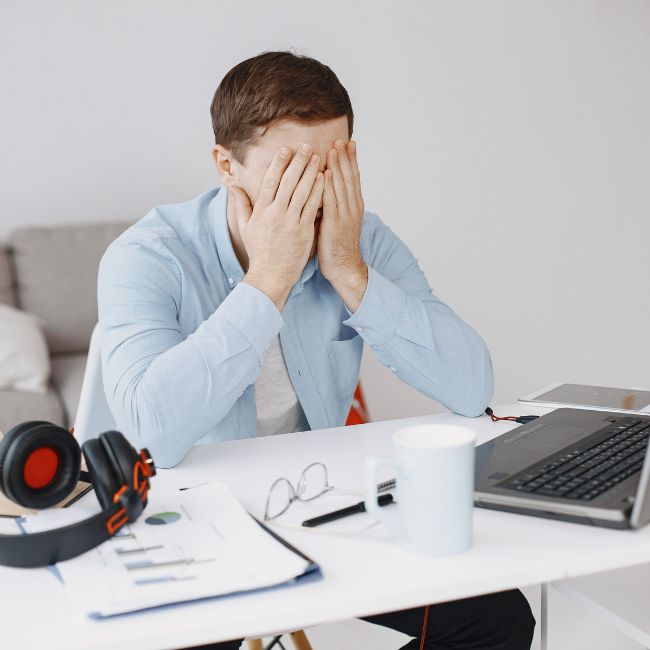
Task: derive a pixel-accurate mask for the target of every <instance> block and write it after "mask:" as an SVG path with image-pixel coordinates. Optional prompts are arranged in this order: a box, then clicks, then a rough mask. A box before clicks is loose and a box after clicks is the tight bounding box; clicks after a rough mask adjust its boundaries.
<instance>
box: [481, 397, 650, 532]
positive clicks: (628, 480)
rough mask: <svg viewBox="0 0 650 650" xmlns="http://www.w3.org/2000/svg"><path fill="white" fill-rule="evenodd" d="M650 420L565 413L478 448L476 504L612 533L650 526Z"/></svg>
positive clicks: (557, 412) (585, 412)
mask: <svg viewBox="0 0 650 650" xmlns="http://www.w3.org/2000/svg"><path fill="white" fill-rule="evenodd" d="M649 436H650V415H649V416H643V415H621V414H620V413H611V412H607V411H590V410H586V409H568V408H560V409H557V410H555V411H552V412H550V413H547V414H546V415H543V416H541V417H540V418H538V419H536V420H533V421H532V422H529V423H528V424H525V425H523V426H520V427H517V428H516V429H512V430H510V431H508V432H507V433H504V434H503V435H501V436H499V437H498V438H495V439H494V440H490V441H489V442H486V443H484V444H482V445H479V446H478V447H477V448H476V486H475V494H474V501H475V505H477V506H479V507H482V508H492V509H495V510H505V511H508V512H517V513H521V514H527V515H535V516H537V517H550V518H553V519H562V520H565V521H574V522H579V523H583V524H591V525H593V526H606V527H608V528H638V527H641V526H643V525H645V524H646V523H648V521H650V495H649V494H648V493H649V485H650V461H649V460H648V458H649V457H650V454H648V453H647V449H648V439H649Z"/></svg>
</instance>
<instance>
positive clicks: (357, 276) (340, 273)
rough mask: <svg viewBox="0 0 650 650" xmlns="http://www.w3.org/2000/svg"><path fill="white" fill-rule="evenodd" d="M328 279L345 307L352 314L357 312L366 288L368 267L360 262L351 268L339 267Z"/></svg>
mask: <svg viewBox="0 0 650 650" xmlns="http://www.w3.org/2000/svg"><path fill="white" fill-rule="evenodd" d="M328 279H329V281H330V283H331V285H332V286H333V287H334V289H336V292H337V293H338V294H339V296H341V298H342V299H343V302H344V303H345V306H346V307H347V308H348V309H349V310H350V311H351V312H352V313H354V312H355V311H357V309H358V308H359V305H360V304H361V301H362V300H363V296H364V294H365V293H366V288H367V287H368V265H367V264H366V263H365V262H363V261H362V262H359V263H356V264H354V265H353V266H351V267H341V268H339V269H338V270H337V272H336V274H335V275H333V276H331V277H329V278H328Z"/></svg>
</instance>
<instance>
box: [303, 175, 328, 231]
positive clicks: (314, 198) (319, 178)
mask: <svg viewBox="0 0 650 650" xmlns="http://www.w3.org/2000/svg"><path fill="white" fill-rule="evenodd" d="M323 183H324V179H323V173H322V172H318V174H317V175H316V180H315V181H314V184H313V185H312V188H311V192H310V193H309V198H308V199H307V202H306V203H305V207H304V208H303V209H302V215H301V217H300V223H311V224H312V225H313V224H314V221H315V220H316V213H317V212H318V206H319V205H320V201H321V198H322V197H323Z"/></svg>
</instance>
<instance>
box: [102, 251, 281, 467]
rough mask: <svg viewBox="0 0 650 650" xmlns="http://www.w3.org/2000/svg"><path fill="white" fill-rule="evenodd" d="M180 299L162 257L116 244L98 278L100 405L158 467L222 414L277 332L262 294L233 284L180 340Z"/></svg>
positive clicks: (275, 316)
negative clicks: (105, 403) (106, 407)
mask: <svg viewBox="0 0 650 650" xmlns="http://www.w3.org/2000/svg"><path fill="white" fill-rule="evenodd" d="M116 244H117V245H116ZM181 299H182V292H181V275H180V272H179V271H178V269H177V268H176V266H175V263H174V261H173V260H171V259H168V258H166V257H165V255H164V251H157V250H154V249H153V248H151V245H150V244H146V245H145V244H138V243H135V242H129V243H119V240H118V242H116V243H115V244H113V245H112V246H111V247H109V249H108V251H107V252H106V254H105V255H104V257H103V259H102V262H101V264H100V268H99V276H98V306H99V327H100V334H101V350H102V370H103V378H104V389H105V392H106V398H107V400H108V404H109V407H110V409H111V411H112V413H113V415H114V417H115V419H116V421H117V423H118V426H120V427H121V428H122V430H123V431H124V433H125V434H126V435H127V437H128V438H129V439H130V440H131V442H133V443H134V444H137V445H139V446H146V447H148V448H149V450H150V451H151V453H152V455H153V457H154V458H155V459H156V463H157V464H158V465H160V466H161V467H171V466H173V465H175V464H177V463H178V462H179V461H180V460H181V459H182V458H183V456H185V454H186V453H187V452H188V451H189V450H190V448H191V447H192V445H193V444H194V443H195V442H196V441H197V440H198V439H200V438H201V437H202V436H203V435H204V434H205V433H206V432H207V431H208V430H210V429H211V428H212V427H213V426H214V425H215V424H217V423H218V422H219V421H220V420H221V419H223V418H224V417H225V416H226V415H227V414H228V412H229V411H230V409H231V408H232V406H233V405H234V403H235V402H236V400H237V399H238V398H239V397H240V396H241V394H242V393H243V391H244V390H245V388H246V387H247V386H248V385H249V384H251V383H253V382H254V381H255V379H256V377H257V375H258V374H259V370H260V368H261V364H262V361H263V359H264V354H265V351H266V347H267V345H268V343H269V342H270V341H271V339H272V338H273V337H274V336H276V335H277V334H278V332H279V331H280V329H281V327H282V324H283V319H282V316H281V314H280V312H279V311H278V310H277V308H276V307H275V305H274V304H273V302H272V301H271V300H270V299H269V298H268V297H267V296H266V295H265V294H264V293H263V292H261V291H259V290H258V289H256V288H255V287H252V286H251V285H249V284H246V283H243V282H240V283H239V284H238V285H237V286H236V287H235V288H234V289H233V290H232V291H231V292H230V293H229V294H228V296H227V297H226V298H225V299H224V300H223V301H222V302H221V304H220V305H219V306H218V307H217V309H216V310H215V311H214V312H213V313H212V314H211V315H210V316H209V317H208V318H207V319H206V320H204V321H203V322H202V323H201V324H200V325H199V327H198V328H197V329H196V330H195V331H194V332H192V333H191V334H189V335H186V334H184V333H183V332H181V330H180V328H179V324H178V322H179V321H178V315H179V307H180V302H181Z"/></svg>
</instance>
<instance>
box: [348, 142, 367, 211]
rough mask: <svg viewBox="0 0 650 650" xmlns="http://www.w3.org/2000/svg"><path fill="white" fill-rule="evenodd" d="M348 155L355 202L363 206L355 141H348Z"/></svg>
mask: <svg viewBox="0 0 650 650" xmlns="http://www.w3.org/2000/svg"><path fill="white" fill-rule="evenodd" d="M348 157H349V158H350V165H351V166H352V177H353V178H354V189H355V192H356V194H357V203H358V204H359V207H363V195H362V194H361V173H360V172H359V162H358V161H357V143H356V142H355V141H354V140H350V142H348Z"/></svg>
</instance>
